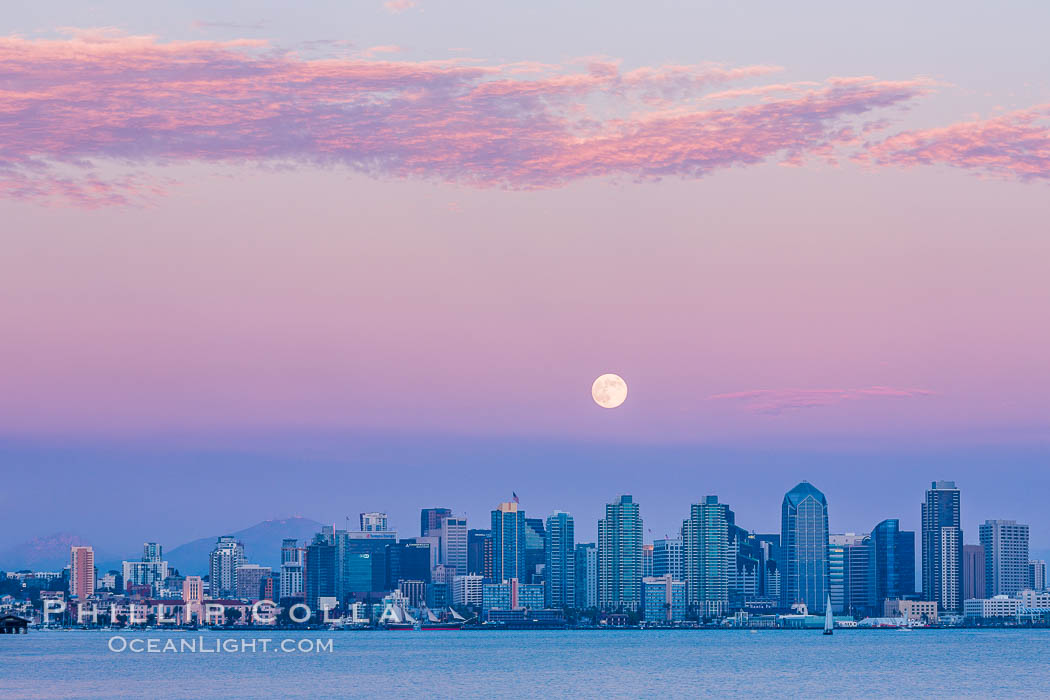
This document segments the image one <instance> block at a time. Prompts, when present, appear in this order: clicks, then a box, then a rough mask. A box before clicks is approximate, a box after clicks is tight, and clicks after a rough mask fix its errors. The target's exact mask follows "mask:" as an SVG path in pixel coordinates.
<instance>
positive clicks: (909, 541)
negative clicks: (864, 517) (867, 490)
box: [871, 518, 915, 609]
mask: <svg viewBox="0 0 1050 700" xmlns="http://www.w3.org/2000/svg"><path fill="white" fill-rule="evenodd" d="M871 547H872V550H873V551H874V556H875V599H874V601H873V603H874V605H875V606H876V608H877V609H880V608H881V607H882V605H883V603H884V602H885V601H886V600H900V599H901V598H904V597H906V596H910V595H912V594H913V593H914V592H915V533H914V532H911V531H908V530H901V529H900V520H898V519H896V518H891V519H889V520H883V521H882V522H881V523H879V524H878V525H876V526H875V527H874V529H872V531H871Z"/></svg>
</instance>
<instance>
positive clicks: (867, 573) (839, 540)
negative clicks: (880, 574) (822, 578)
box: [828, 532, 881, 616]
mask: <svg viewBox="0 0 1050 700" xmlns="http://www.w3.org/2000/svg"><path fill="white" fill-rule="evenodd" d="M828 586H829V588H830V591H831V605H832V610H833V611H834V612H836V613H846V614H849V615H864V616H868V615H873V614H875V613H876V609H875V608H876V606H875V602H874V601H875V549H874V547H873V546H872V544H871V537H870V536H869V535H858V534H854V533H852V532H848V533H846V534H844V535H829V536H828ZM879 609H880V610H881V606H880V607H879Z"/></svg>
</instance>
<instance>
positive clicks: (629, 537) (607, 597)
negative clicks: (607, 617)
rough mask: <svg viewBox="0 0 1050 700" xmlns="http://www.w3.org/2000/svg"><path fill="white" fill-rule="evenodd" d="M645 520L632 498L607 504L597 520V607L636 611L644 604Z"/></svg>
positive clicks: (621, 498) (624, 497)
mask: <svg viewBox="0 0 1050 700" xmlns="http://www.w3.org/2000/svg"><path fill="white" fill-rule="evenodd" d="M642 532H643V530H642V518H641V515H640V514H639V510H638V504H637V503H635V502H634V498H633V497H631V496H629V495H623V496H620V497H618V498H617V499H616V500H615V501H613V502H612V503H607V504H606V505H605V518H603V519H602V520H599V521H598V604H599V605H600V606H601V607H602V608H603V609H606V610H617V609H620V608H623V609H625V610H637V609H638V606H639V605H641V601H642Z"/></svg>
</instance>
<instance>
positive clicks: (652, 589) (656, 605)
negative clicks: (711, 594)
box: [642, 574, 688, 624]
mask: <svg viewBox="0 0 1050 700" xmlns="http://www.w3.org/2000/svg"><path fill="white" fill-rule="evenodd" d="M686 599H687V594H686V584H685V582H684V581H675V580H674V579H673V578H671V575H670V574H664V575H663V576H647V577H645V578H643V579H642V600H643V613H644V619H645V621H646V622H649V623H656V624H660V623H672V622H681V621H682V620H684V619H685V615H686V610H687V608H688V603H687V600H686Z"/></svg>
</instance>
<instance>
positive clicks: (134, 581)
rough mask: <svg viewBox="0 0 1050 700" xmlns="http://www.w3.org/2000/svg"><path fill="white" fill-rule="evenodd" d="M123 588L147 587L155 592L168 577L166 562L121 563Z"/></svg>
mask: <svg viewBox="0 0 1050 700" xmlns="http://www.w3.org/2000/svg"><path fill="white" fill-rule="evenodd" d="M123 569H124V571H123V574H124V588H125V589H127V587H128V586H133V585H134V586H149V587H150V588H151V589H153V590H154V591H156V590H157V589H158V588H160V585H161V583H163V582H164V579H166V578H167V577H168V562H166V561H126V562H124V563H123Z"/></svg>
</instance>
